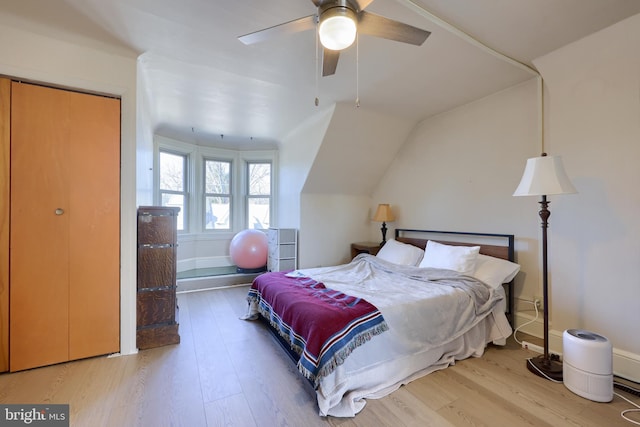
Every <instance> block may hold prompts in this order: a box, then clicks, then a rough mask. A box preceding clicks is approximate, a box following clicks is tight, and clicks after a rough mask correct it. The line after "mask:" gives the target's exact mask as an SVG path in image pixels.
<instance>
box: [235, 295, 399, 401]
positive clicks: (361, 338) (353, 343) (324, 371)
mask: <svg viewBox="0 0 640 427" xmlns="http://www.w3.org/2000/svg"><path fill="white" fill-rule="evenodd" d="M247 301H249V303H250V304H251V303H256V305H257V309H258V311H259V312H260V314H261V315H262V316H263V317H264V318H265V319H268V320H269V324H270V325H271V326H272V327H273V328H274V329H275V330H276V331H278V334H279V335H280V336H281V337H282V338H284V339H285V340H286V341H287V343H288V344H289V346H290V348H291V349H292V350H293V351H295V352H296V354H298V355H299V356H301V357H302V353H303V351H304V348H302V347H300V346H299V345H296V344H294V343H293V342H292V341H291V337H290V336H289V334H287V333H286V332H284V331H283V330H282V329H281V326H282V325H281V324H279V323H278V322H277V321H276V320H274V319H273V316H272V313H271V311H270V310H268V309H266V308H264V307H263V306H262V305H261V304H260V302H259V298H257V297H255V296H249V297H247ZM388 330H389V326H388V325H387V322H385V321H383V322H381V323H379V324H377V325H375V326H373V327H371V328H369V329H367V330H365V331H363V332H361V333H359V334H358V335H356V336H355V337H353V338H352V339H351V340H350V341H349V342H348V343H347V344H346V345H345V346H344V347H343V348H341V349H340V350H339V351H337V352H336V353H335V354H334V355H333V356H332V357H331V359H329V360H328V361H327V362H326V363H325V364H324V365H323V366H321V367H320V369H319V370H318V374H317V375H314V374H313V373H312V372H311V371H310V370H308V369H307V368H305V367H304V366H302V364H301V363H300V362H298V370H299V371H300V373H301V374H302V375H303V376H304V377H305V378H307V379H308V380H310V381H312V382H313V386H314V388H315V389H317V388H318V386H319V384H320V380H321V379H322V378H324V377H326V376H328V375H330V374H331V373H332V372H333V371H335V369H336V368H337V367H338V366H340V365H342V364H343V363H344V361H345V360H346V359H347V357H349V355H350V354H351V353H352V352H353V350H355V349H356V348H358V347H360V346H361V345H363V344H364V343H366V342H367V341H369V340H371V338H373V337H374V336H376V335H379V334H381V333H383V332H385V331H388Z"/></svg>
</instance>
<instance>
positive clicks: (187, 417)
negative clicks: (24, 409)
mask: <svg viewBox="0 0 640 427" xmlns="http://www.w3.org/2000/svg"><path fill="white" fill-rule="evenodd" d="M247 289H248V288H247V287H236V288H228V289H219V290H212V291H204V292H194V293H184V294H179V295H178V301H179V304H180V319H179V321H180V335H181V343H180V344H179V345H174V346H167V347H161V348H155V349H150V350H144V351H140V352H139V353H138V354H136V355H129V356H120V357H110V358H107V357H97V358H91V359H86V360H81V361H76V362H69V363H63V364H59V365H54V366H49V367H45V368H38V369H33V370H29V371H24V372H18V373H12V374H2V375H0V403H22V404H26V403H29V404H40V403H45V404H46V403H68V404H70V418H71V425H72V426H90V427H96V426H114V427H116V426H117V427H122V426H126V427H129V426H142V427H147V426H149V427H162V426H188V427H198V426H208V427H211V426H239V427H252V426H259V427H262V426H269V427H270V426H296V427H297V426H305V427H314V426H334V427H336V426H341V427H369V426H393V427H400V426H581V427H589V426H594V427H595V426H629V425H631V424H630V423H628V422H627V421H624V420H623V419H622V418H621V417H620V412H621V411H623V410H625V409H628V408H630V407H631V405H629V404H628V403H627V402H625V401H624V400H623V399H621V398H619V397H617V396H615V397H614V400H613V402H611V403H607V404H603V403H596V402H591V401H589V400H586V399H583V398H581V397H579V396H577V395H575V394H573V393H571V392H570V391H569V390H567V389H566V388H565V387H564V386H563V385H562V384H554V383H551V382H549V381H546V380H543V379H541V378H538V377H536V376H534V375H533V374H531V373H529V371H527V369H526V367H525V359H526V358H527V357H529V356H531V355H534V353H532V352H529V351H526V350H523V349H521V348H519V347H518V346H517V345H516V343H515V342H513V341H512V340H510V342H509V345H507V346H506V347H504V348H502V347H494V346H490V347H489V348H488V350H487V351H486V353H485V355H484V356H483V357H481V358H472V359H468V360H464V361H460V362H458V363H457V364H456V365H455V366H452V367H449V368H447V369H445V370H443V371H438V372H435V373H432V374H430V375H427V376H425V377H423V378H421V379H419V380H416V381H414V382H412V383H411V384H409V385H407V386H405V387H401V388H400V389H399V390H398V391H396V392H394V393H392V394H391V395H389V396H387V397H385V398H383V399H379V400H369V401H368V403H367V406H366V407H365V409H364V410H363V411H362V412H361V413H360V414H358V415H357V416H356V417H355V418H333V417H328V418H323V417H319V416H318V409H317V404H316V401H315V395H314V392H313V390H312V388H311V387H310V385H309V384H308V383H307V381H306V380H305V379H303V378H302V376H301V375H300V374H299V373H298V372H297V370H296V368H295V366H294V364H293V363H292V362H291V360H290V359H289V358H288V357H287V356H286V355H285V354H284V352H283V351H282V349H281V348H280V347H279V346H278V344H277V343H276V342H275V341H274V340H273V338H272V337H271V336H270V335H269V334H268V333H267V331H266V330H265V328H264V326H263V325H262V324H261V323H259V322H246V321H242V320H239V317H240V316H241V315H242V314H244V312H245V309H246V300H245V297H246V294H247ZM618 392H619V393H622V394H624V395H625V396H626V397H628V398H630V399H631V400H632V401H634V402H639V401H640V398H638V397H636V396H633V395H630V394H626V393H623V392H620V391H618ZM630 417H633V419H637V420H639V421H640V415H636V414H631V415H630Z"/></svg>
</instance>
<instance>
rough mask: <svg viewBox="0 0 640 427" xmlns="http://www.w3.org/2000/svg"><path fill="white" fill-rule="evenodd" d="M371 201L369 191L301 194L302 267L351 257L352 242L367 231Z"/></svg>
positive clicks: (300, 266)
mask: <svg viewBox="0 0 640 427" xmlns="http://www.w3.org/2000/svg"><path fill="white" fill-rule="evenodd" d="M370 204H371V198H370V196H368V195H366V196H352V195H344V194H302V196H301V209H300V231H299V234H298V248H299V254H300V258H299V260H298V263H299V268H310V267H320V266H328V265H337V264H342V263H345V262H348V261H350V260H351V257H350V254H351V248H350V243H351V242H360V241H362V240H363V238H362V236H366V234H367V232H368V229H369V226H370V223H371V220H370V218H371V215H372V214H371V212H370V211H369V205H370ZM365 240H366V239H365ZM378 240H379V238H378ZM378 240H376V241H378Z"/></svg>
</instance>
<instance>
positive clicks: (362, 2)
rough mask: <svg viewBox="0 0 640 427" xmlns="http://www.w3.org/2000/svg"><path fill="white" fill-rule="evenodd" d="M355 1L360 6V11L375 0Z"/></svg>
mask: <svg viewBox="0 0 640 427" xmlns="http://www.w3.org/2000/svg"><path fill="white" fill-rule="evenodd" d="M354 3H356V4H357V6H358V11H361V10H364V9H365V8H366V7H367V6H369V5H370V4H371V3H373V0H354Z"/></svg>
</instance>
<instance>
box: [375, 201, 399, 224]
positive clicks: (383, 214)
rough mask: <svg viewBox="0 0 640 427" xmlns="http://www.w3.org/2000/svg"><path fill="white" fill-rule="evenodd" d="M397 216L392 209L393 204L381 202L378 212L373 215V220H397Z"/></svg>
mask: <svg viewBox="0 0 640 427" xmlns="http://www.w3.org/2000/svg"><path fill="white" fill-rule="evenodd" d="M395 219H396V218H395V216H393V212H392V211H391V206H389V205H388V204H387V203H381V204H379V205H378V209H376V214H375V215H374V216H373V220H374V221H376V222H387V221H393V220H395Z"/></svg>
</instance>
